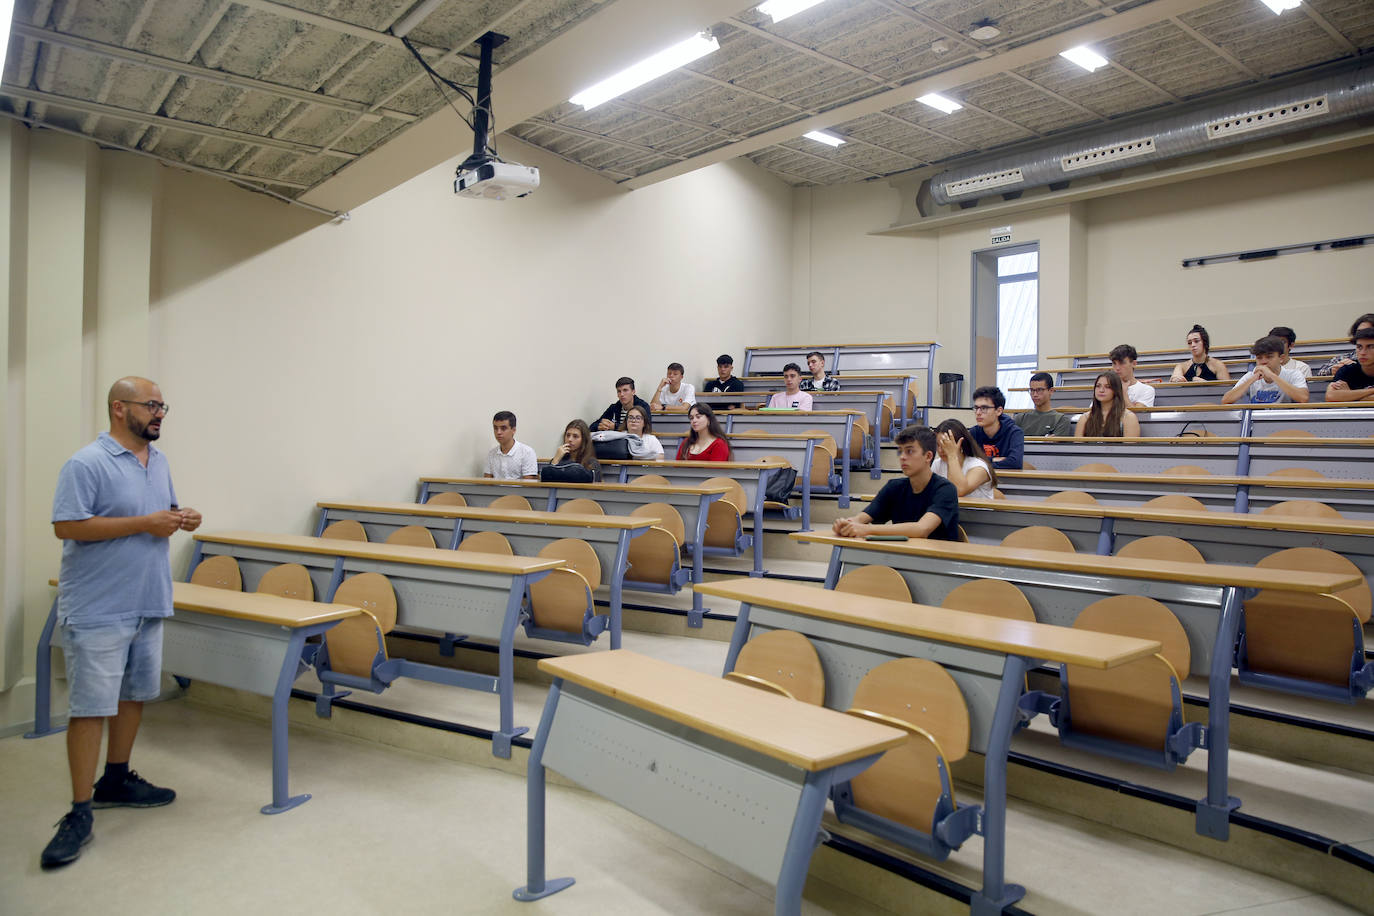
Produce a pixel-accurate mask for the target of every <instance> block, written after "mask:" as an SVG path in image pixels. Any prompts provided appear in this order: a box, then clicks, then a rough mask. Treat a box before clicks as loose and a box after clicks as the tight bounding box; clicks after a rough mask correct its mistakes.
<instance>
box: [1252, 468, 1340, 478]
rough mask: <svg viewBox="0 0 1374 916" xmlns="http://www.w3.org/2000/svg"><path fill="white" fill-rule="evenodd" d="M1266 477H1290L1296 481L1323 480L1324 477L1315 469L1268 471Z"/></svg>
mask: <svg viewBox="0 0 1374 916" xmlns="http://www.w3.org/2000/svg"><path fill="white" fill-rule="evenodd" d="M1265 476H1266V477H1292V478H1294V479H1296V480H1324V479H1326V475H1325V474H1323V473H1322V472H1321V471H1319V470H1317V469H1316V468H1279V469H1278V470H1277V471H1270V472H1269V473H1268V474H1266V475H1265Z"/></svg>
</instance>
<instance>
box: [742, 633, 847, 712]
mask: <svg viewBox="0 0 1374 916" xmlns="http://www.w3.org/2000/svg"><path fill="white" fill-rule="evenodd" d="M725 676H726V677H727V678H729V679H731V680H735V681H740V682H742V683H745V684H749V685H750V686H751V687H758V688H760V689H763V690H768V691H771V692H772V693H778V694H781V695H783V696H785V697H791V698H792V699H794V700H800V701H801V702H803V703H810V704H811V705H812V706H820V705H821V704H822V703H824V702H825V671H824V669H822V668H821V659H820V656H818V655H817V654H816V649H815V647H814V646H812V645H811V641H810V640H809V639H807V638H806V637H805V636H803V635H801V634H800V633H794V632H793V631H791V630H770V631H769V632H767V633H762V634H760V635H758V636H755V637H754V638H753V639H751V640H749V641H748V642H747V643H745V644H744V646H743V647H741V648H740V650H739V657H738V658H736V659H735V667H734V670H732V671H730V672H728V673H727V674H726V675H725Z"/></svg>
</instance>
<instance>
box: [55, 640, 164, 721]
mask: <svg viewBox="0 0 1374 916" xmlns="http://www.w3.org/2000/svg"><path fill="white" fill-rule="evenodd" d="M62 649H63V653H64V654H65V655H66V658H67V690H68V695H69V705H70V707H71V708H70V712H69V713H68V715H69V716H71V717H73V718H79V717H104V716H113V715H116V714H117V713H118V712H119V701H120V700H133V701H135V702H143V701H146V700H155V699H157V696H158V694H159V693H160V692H161V690H162V618H161V617H133V618H130V619H128V620H119V621H115V622H113V623H108V624H103V625H101V626H71V625H70V624H63V625H62Z"/></svg>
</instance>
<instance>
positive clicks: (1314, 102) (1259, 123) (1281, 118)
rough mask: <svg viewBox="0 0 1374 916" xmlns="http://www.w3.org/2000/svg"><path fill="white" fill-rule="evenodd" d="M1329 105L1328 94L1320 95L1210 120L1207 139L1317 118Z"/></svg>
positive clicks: (1324, 112) (1216, 138) (1217, 138)
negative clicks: (1221, 119) (1231, 116)
mask: <svg viewBox="0 0 1374 916" xmlns="http://www.w3.org/2000/svg"><path fill="white" fill-rule="evenodd" d="M1329 107H1330V106H1329V105H1327V102H1326V96H1324V95H1319V96H1314V97H1313V98H1310V99H1302V100H1301V101H1298V102H1289V103H1287V104H1285V105H1276V106H1274V107H1273V108H1266V109H1265V110H1264V111H1252V112H1250V113H1249V114H1243V115H1237V116H1236V117H1234V118H1226V119H1225V120H1223V121H1208V122H1207V139H1208V140H1219V139H1221V138H1222V137H1234V136H1235V135H1236V134H1243V133H1247V132H1249V131H1252V130H1264V129H1265V128H1267V127H1272V126H1274V125H1275V124H1285V123H1287V122H1289V121H1300V120H1302V119H1303V118H1315V117H1318V116H1319V115H1324V114H1326V112H1327V110H1328V108H1329Z"/></svg>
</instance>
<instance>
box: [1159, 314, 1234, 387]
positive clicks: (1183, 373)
mask: <svg viewBox="0 0 1374 916" xmlns="http://www.w3.org/2000/svg"><path fill="white" fill-rule="evenodd" d="M1186 342H1187V344H1188V352H1189V353H1191V354H1192V358H1191V359H1185V360H1184V361H1183V362H1181V363H1179V364H1178V365H1177V366H1175V367H1174V374H1173V375H1171V376H1169V381H1171V382H1229V381H1231V370H1230V369H1227V368H1226V364H1225V363H1223V362H1222V361H1221V360H1219V359H1217V358H1216V357H1215V356H1213V355H1212V353H1211V350H1212V338H1211V337H1210V336H1208V334H1207V329H1206V328H1204V327H1203V326H1202V325H1200V324H1195V325H1193V329H1192V330H1191V331H1189V332H1188V336H1187V338H1186Z"/></svg>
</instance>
